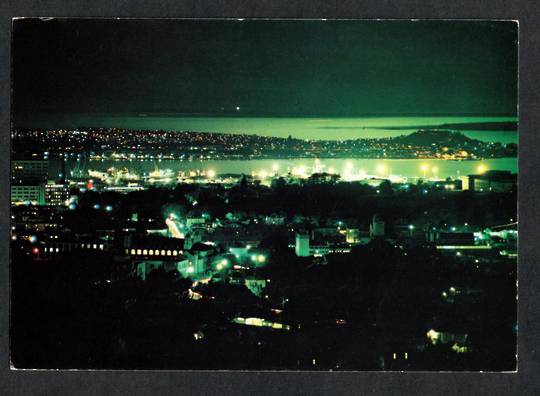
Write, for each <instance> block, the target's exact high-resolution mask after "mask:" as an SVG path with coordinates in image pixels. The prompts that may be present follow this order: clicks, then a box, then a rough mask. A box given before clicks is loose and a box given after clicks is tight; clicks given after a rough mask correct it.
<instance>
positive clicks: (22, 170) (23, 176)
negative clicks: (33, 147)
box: [11, 158, 49, 184]
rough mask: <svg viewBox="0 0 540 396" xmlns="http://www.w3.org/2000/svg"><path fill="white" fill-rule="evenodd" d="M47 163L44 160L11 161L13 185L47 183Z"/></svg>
mask: <svg viewBox="0 0 540 396" xmlns="http://www.w3.org/2000/svg"><path fill="white" fill-rule="evenodd" d="M48 174H49V161H48V160H44V159H38V158H35V159H14V160H12V161H11V180H12V182H13V183H21V184H22V183H25V184H40V183H45V182H47V177H48Z"/></svg>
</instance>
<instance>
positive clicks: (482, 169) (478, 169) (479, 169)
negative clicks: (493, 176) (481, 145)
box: [476, 164, 487, 173]
mask: <svg viewBox="0 0 540 396" xmlns="http://www.w3.org/2000/svg"><path fill="white" fill-rule="evenodd" d="M476 171H477V172H478V173H485V172H486V171H487V166H485V165H484V164H480V165H478V168H476Z"/></svg>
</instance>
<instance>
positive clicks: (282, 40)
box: [13, 19, 517, 117]
mask: <svg viewBox="0 0 540 396" xmlns="http://www.w3.org/2000/svg"><path fill="white" fill-rule="evenodd" d="M13 76H14V97H13V101H14V109H15V115H16V116H17V113H19V112H21V113H22V112H25V113H37V112H54V113H80V112H84V113H92V112H99V113H111V114H116V113H133V112H135V113H140V112H145V113H152V112H174V113H191V114H194V113H204V114H215V115H229V114H231V115H232V114H234V115H240V116H262V115H266V116H308V115H311V116H327V117H331V116H361V115H370V114H377V115H393V114H415V115H431V114H445V115H452V114H455V115H462V114H478V115H502V114H504V115H514V114H515V113H516V100H517V98H516V96H517V26H516V24H514V23H512V22H466V21H462V22H459V21H455V22H441V21H432V22H427V21H423V22H409V21H399V22H398V21H384V22H377V21H326V22H324V21H242V22H241V21H236V20H233V21H210V20H203V21H201V20H199V21H195V20H81V19H79V20H77V19H71V20H50V21H40V20H35V19H33V20H29V19H26V20H18V21H16V22H15V23H14V40H13ZM236 106H239V107H240V110H239V111H237V110H236Z"/></svg>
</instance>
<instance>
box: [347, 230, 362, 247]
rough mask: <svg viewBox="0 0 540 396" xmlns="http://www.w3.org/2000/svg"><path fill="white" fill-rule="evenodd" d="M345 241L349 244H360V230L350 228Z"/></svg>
mask: <svg viewBox="0 0 540 396" xmlns="http://www.w3.org/2000/svg"><path fill="white" fill-rule="evenodd" d="M345 241H346V242H347V243H359V242H360V230H359V229H358V228H348V229H347V233H346V234H345Z"/></svg>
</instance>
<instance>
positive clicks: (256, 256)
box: [251, 254, 266, 264]
mask: <svg viewBox="0 0 540 396" xmlns="http://www.w3.org/2000/svg"><path fill="white" fill-rule="evenodd" d="M251 261H253V262H255V263H261V264H262V263H264V262H265V261H266V256H265V255H264V254H252V255H251Z"/></svg>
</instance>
